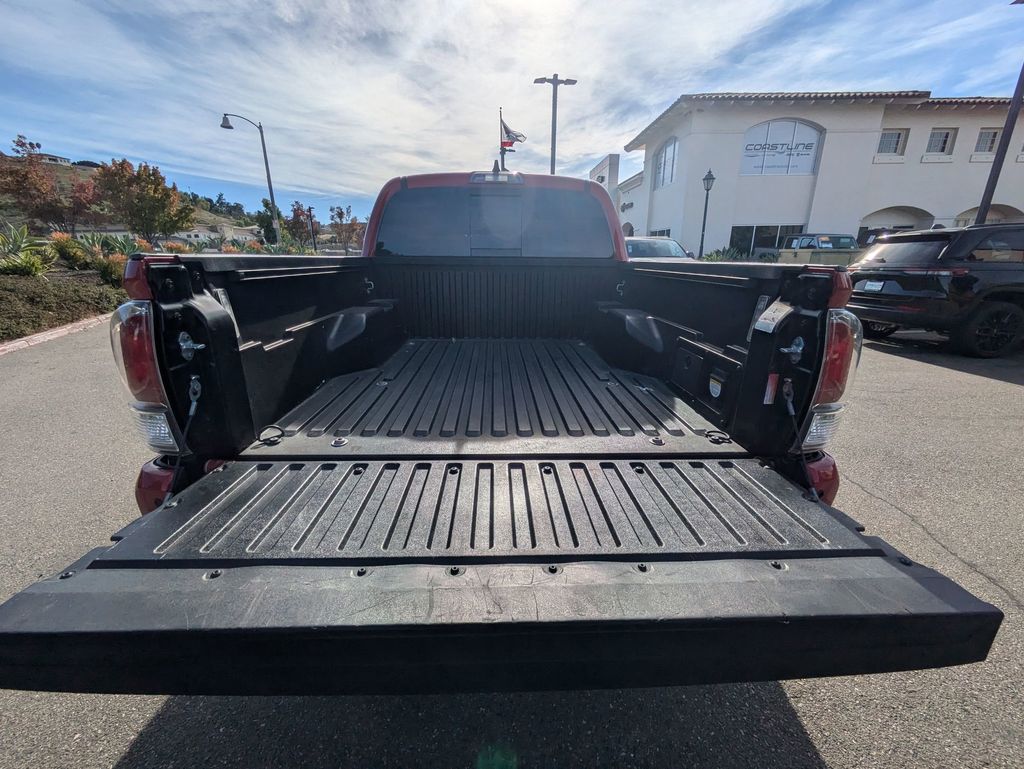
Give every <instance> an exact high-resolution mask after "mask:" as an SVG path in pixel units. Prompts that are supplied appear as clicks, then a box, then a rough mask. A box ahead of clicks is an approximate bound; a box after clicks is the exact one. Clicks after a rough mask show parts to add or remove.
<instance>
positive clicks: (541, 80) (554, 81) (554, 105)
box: [533, 72, 577, 174]
mask: <svg viewBox="0 0 1024 769" xmlns="http://www.w3.org/2000/svg"><path fill="white" fill-rule="evenodd" d="M533 82H534V83H536V84H538V85H543V84H545V83H550V84H551V173H552V174H553V173H554V172H555V135H556V133H557V131H558V86H560V85H576V82H577V81H575V80H573V79H572V78H565V79H564V80H559V79H558V73H557V72H556V73H555V74H554V75H552V76H551V77H538V78H534V81H533Z"/></svg>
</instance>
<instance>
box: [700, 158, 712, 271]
mask: <svg viewBox="0 0 1024 769" xmlns="http://www.w3.org/2000/svg"><path fill="white" fill-rule="evenodd" d="M701 182H702V183H703V184H704V220H703V221H702V222H701V224H700V249H699V250H698V252H697V258H698V259H703V258H704V230H706V229H707V226H708V198H709V197H711V188H712V187H713V186H714V184H715V175H714V174H713V173H711V169H710V168H709V169H708V172H707V173H706V174H704V178H703V179H701Z"/></svg>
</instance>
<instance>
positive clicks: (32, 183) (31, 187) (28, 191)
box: [0, 134, 63, 225]
mask: <svg viewBox="0 0 1024 769" xmlns="http://www.w3.org/2000/svg"><path fill="white" fill-rule="evenodd" d="M41 147H42V145H41V144H40V143H39V142H33V141H29V140H28V139H26V138H25V137H24V136H23V135H22V134H18V136H17V137H16V138H15V139H14V141H13V142H12V146H11V149H12V152H13V155H14V157H13V159H11V160H6V161H4V162H3V163H2V164H0V194H3V195H9V196H10V197H11V199H12V200H13V202H14V205H15V206H16V207H17V208H18V209H19V210H20V211H21V212H22V214H23V215H24V216H25V218H26V219H31V220H34V221H35V223H36V224H37V225H44V224H48V223H50V222H58V223H61V222H62V221H63V201H62V199H61V195H60V190H59V189H58V186H57V179H56V176H55V174H54V172H53V171H52V170H51V169H48V168H46V166H45V164H44V163H43V161H42V159H41V158H40V157H39V149H40V148H41Z"/></svg>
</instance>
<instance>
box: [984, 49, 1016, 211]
mask: <svg viewBox="0 0 1024 769" xmlns="http://www.w3.org/2000/svg"><path fill="white" fill-rule="evenodd" d="M1022 101H1024V66H1022V67H1021V69H1020V77H1018V78H1017V88H1016V89H1015V90H1014V92H1013V98H1012V99H1010V108H1009V110H1008V111H1007V113H1006V123H1005V124H1004V125H1003V132H1002V133H1001V134H1000V135H999V144H998V145H997V146H996V154H995V157H993V158H992V168H990V169H989V172H988V181H987V182H986V183H985V191H984V192H983V193H982V195H981V203H979V204H978V216H977V217H976V218H975V220H974V223H975V224H984V223H985V220H986V219H987V218H988V210H989V208H990V207H991V206H992V198H993V197H994V196H995V194H996V185H997V184H998V183H999V174H1000V172H1001V171H1002V170H1003V161H1004V160H1006V152H1007V150H1008V149H1009V148H1010V138H1011V136H1012V134H1013V129H1014V128H1015V127H1016V125H1017V117H1018V115H1020V107H1021V102H1022Z"/></svg>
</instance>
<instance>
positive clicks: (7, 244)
mask: <svg viewBox="0 0 1024 769" xmlns="http://www.w3.org/2000/svg"><path fill="white" fill-rule="evenodd" d="M56 259H57V257H56V255H55V254H53V253H52V252H51V250H50V249H48V248H47V247H46V243H45V242H44V241H43V240H41V239H40V238H34V237H32V236H31V235H29V234H28V227H25V226H22V227H15V226H14V225H13V224H8V225H7V226H6V227H5V229H4V230H3V231H0V275H30V276H34V275H43V274H45V273H46V272H48V271H49V270H50V268H51V267H52V266H53V263H54V261H56Z"/></svg>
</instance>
